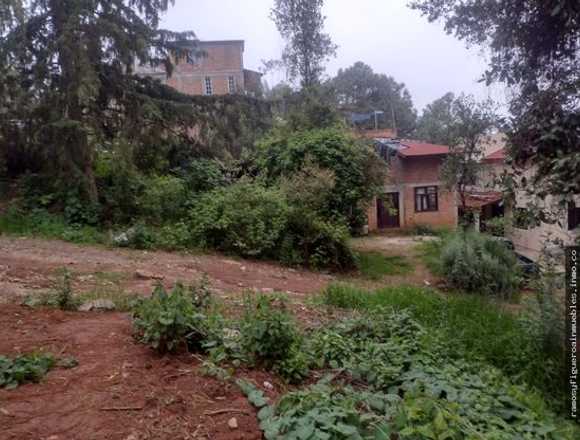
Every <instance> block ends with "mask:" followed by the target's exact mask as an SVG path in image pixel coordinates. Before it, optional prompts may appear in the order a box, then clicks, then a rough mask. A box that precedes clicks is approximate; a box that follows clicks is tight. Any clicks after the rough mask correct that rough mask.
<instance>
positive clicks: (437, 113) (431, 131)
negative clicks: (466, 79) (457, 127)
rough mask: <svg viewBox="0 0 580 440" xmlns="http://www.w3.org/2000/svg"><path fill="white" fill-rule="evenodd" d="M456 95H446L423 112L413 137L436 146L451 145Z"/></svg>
mask: <svg viewBox="0 0 580 440" xmlns="http://www.w3.org/2000/svg"><path fill="white" fill-rule="evenodd" d="M455 99H456V98H455V95H454V94H453V93H451V92H449V93H446V94H445V95H443V96H442V97H441V98H439V99H436V100H435V101H433V102H432V103H431V104H428V105H427V107H425V109H424V110H423V113H422V114H421V116H420V117H419V120H418V121H417V128H416V130H415V132H414V133H413V137H415V138H417V139H421V140H424V141H429V142H432V143H435V144H441V145H451V144H452V143H453V123H454V117H453V103H454V102H455Z"/></svg>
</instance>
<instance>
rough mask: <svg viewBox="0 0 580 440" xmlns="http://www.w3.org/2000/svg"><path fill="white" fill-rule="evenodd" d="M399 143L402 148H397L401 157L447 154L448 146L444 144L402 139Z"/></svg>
mask: <svg viewBox="0 0 580 440" xmlns="http://www.w3.org/2000/svg"><path fill="white" fill-rule="evenodd" d="M401 145H402V148H401V149H400V150H399V154H400V155H401V156H403V157H417V156H443V155H446V154H449V147H448V146H446V145H436V144H429V143H426V142H420V141H408V140H402V141H401Z"/></svg>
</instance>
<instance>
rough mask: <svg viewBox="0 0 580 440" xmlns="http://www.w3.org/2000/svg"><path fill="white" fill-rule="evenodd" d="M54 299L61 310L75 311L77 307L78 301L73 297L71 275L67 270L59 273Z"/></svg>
mask: <svg viewBox="0 0 580 440" xmlns="http://www.w3.org/2000/svg"><path fill="white" fill-rule="evenodd" d="M55 299H56V305H57V306H58V308H59V309H61V310H76V309H77V308H78V306H79V303H78V300H77V299H76V298H74V296H73V289H72V283H71V274H70V272H69V270H68V269H67V268H64V269H61V271H60V274H59V280H58V283H57V285H56V294H55Z"/></svg>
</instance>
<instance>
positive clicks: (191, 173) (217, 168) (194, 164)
mask: <svg viewBox="0 0 580 440" xmlns="http://www.w3.org/2000/svg"><path fill="white" fill-rule="evenodd" d="M180 176H181V178H182V179H183V180H184V181H185V183H186V185H187V188H188V190H189V191H190V192H192V193H203V192H207V191H212V190H214V189H216V188H219V187H221V186H224V185H225V184H226V182H227V179H226V177H225V175H224V171H223V169H222V167H221V165H220V164H219V163H218V162H217V161H215V160H211V159H197V160H194V161H191V162H190V163H189V164H188V165H187V166H186V167H185V169H184V170H183V171H182V172H181V173H180Z"/></svg>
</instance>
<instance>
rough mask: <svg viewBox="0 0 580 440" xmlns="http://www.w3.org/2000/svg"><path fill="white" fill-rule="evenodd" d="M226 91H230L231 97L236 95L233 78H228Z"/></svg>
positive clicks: (234, 79)
mask: <svg viewBox="0 0 580 440" xmlns="http://www.w3.org/2000/svg"><path fill="white" fill-rule="evenodd" d="M228 90H229V91H230V93H231V94H232V95H233V94H234V93H236V77H235V76H230V77H229V78H228Z"/></svg>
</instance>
